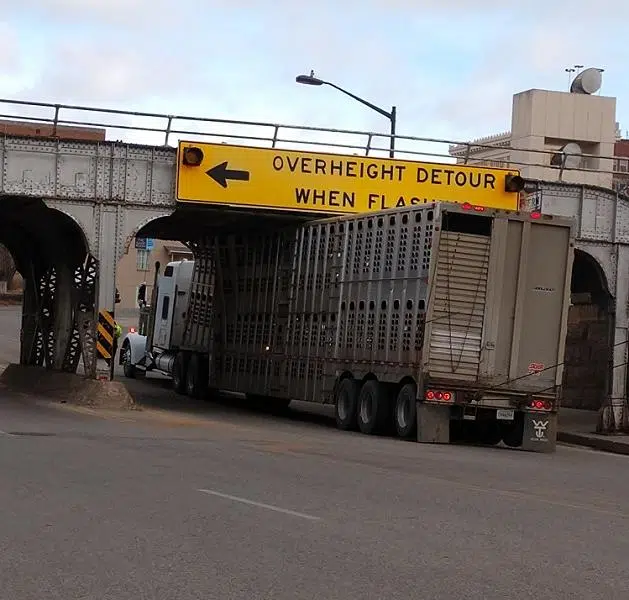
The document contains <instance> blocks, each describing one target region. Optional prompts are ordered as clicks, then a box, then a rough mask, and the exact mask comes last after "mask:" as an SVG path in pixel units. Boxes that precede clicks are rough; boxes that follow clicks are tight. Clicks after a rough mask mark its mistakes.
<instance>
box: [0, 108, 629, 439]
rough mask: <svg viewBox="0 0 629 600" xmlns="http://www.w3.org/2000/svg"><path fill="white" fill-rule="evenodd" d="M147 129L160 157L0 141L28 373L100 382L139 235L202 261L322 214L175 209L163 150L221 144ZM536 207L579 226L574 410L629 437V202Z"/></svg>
mask: <svg viewBox="0 0 629 600" xmlns="http://www.w3.org/2000/svg"><path fill="white" fill-rule="evenodd" d="M27 104H28V103H27ZM40 106H49V107H50V108H51V109H54V118H52V119H49V120H46V119H44V121H45V122H48V123H50V125H51V127H52V129H53V131H52V133H53V134H54V128H55V127H56V125H57V123H65V124H71V125H94V124H98V123H94V122H83V121H77V120H66V121H61V120H59V118H58V116H59V109H60V107H59V105H40ZM65 108H67V109H70V110H72V109H76V110H79V108H78V107H65ZM81 110H89V111H92V112H94V111H95V110H96V109H81ZM107 112H115V111H107ZM129 114H138V113H129ZM148 116H152V117H162V118H163V119H165V121H166V123H167V125H166V127H165V128H164V134H165V139H164V142H165V143H163V144H159V145H142V144H132V143H127V142H117V141H99V142H92V141H71V140H62V139H59V138H57V137H55V136H54V135H52V136H51V137H45V138H44V137H42V138H31V137H17V136H4V137H2V138H0V159H1V161H2V170H1V172H0V196H1V198H0V242H1V243H3V244H4V245H5V246H6V247H7V248H8V249H9V251H10V252H11V253H12V255H13V257H14V259H15V262H16V265H17V267H18V270H19V271H20V273H21V274H22V275H23V277H24V280H25V293H24V306H23V317H22V334H21V350H20V360H21V363H22V364H28V365H39V366H45V367H47V368H50V369H56V370H63V371H69V372H76V371H77V369H79V367H80V365H81V366H82V369H81V370H84V372H85V373H86V374H87V375H88V376H90V377H94V376H96V373H97V357H96V323H97V320H98V314H99V311H103V310H105V311H112V312H113V310H114V297H115V285H116V284H115V280H116V266H117V264H118V261H119V260H120V258H121V257H122V256H123V254H124V253H125V252H126V251H127V249H128V247H129V244H130V243H131V242H132V240H133V239H134V238H135V237H136V236H137V235H139V234H140V235H146V236H150V237H156V238H161V239H179V240H181V241H184V242H186V243H188V244H189V245H190V246H191V248H192V249H193V250H194V249H195V241H196V240H199V239H201V238H202V237H203V236H205V235H208V234H211V233H212V232H213V231H218V230H222V231H224V230H225V229H229V228H236V227H237V228H244V229H246V228H248V227H256V228H259V227H260V225H261V224H262V223H264V221H265V220H272V221H274V222H276V223H277V222H289V221H294V220H296V219H297V220H303V219H310V218H313V216H314V213H308V212H304V211H300V212H293V213H291V212H290V211H282V210H255V209H253V208H251V207H249V208H242V207H241V208H234V207H233V206H231V207H229V206H225V205H221V206H215V207H213V208H211V209H210V208H209V207H208V206H207V205H206V206H200V205H194V204H185V205H184V204H181V203H178V200H177V193H176V191H177V181H176V180H177V160H178V159H177V156H178V154H177V148H175V147H172V146H169V145H168V142H169V136H172V135H182V134H183V135H185V136H186V139H190V138H193V137H194V136H195V133H196V135H197V136H198V137H199V138H202V137H203V136H207V135H213V136H214V137H217V136H218V135H219V134H216V133H213V134H208V133H207V132H205V133H202V134H199V133H198V132H193V131H181V130H180V131H177V130H176V129H175V128H173V126H172V124H173V120H174V119H175V117H169V116H163V115H148ZM177 118H179V119H185V118H184V117H177ZM31 120H33V119H31ZM204 122H210V123H214V124H220V125H221V128H222V129H223V133H222V134H220V136H222V139H224V138H225V137H226V138H228V139H236V140H242V139H248V140H250V141H252V142H253V143H254V145H262V146H266V147H273V148H279V147H282V144H284V146H286V145H288V146H289V147H291V146H292V147H295V145H296V144H297V145H298V144H302V145H303V144H304V136H303V134H304V133H308V132H310V133H315V134H317V135H318V136H319V138H320V137H321V135H320V134H322V133H325V134H327V136H328V139H329V140H338V137H339V136H342V135H346V136H347V135H349V134H352V135H362V136H364V137H365V138H366V143H365V144H364V145H362V144H361V145H360V146H358V145H353V143H351V142H350V143H348V142H345V143H343V144H340V143H338V142H337V141H328V143H325V144H324V143H322V142H321V141H313V142H310V143H311V144H312V145H313V146H314V147H315V148H317V147H321V146H324V147H325V150H327V151H330V149H331V148H332V149H333V148H335V147H339V146H340V147H342V148H344V149H345V150H344V151H345V153H346V154H347V155H348V156H351V155H352V154H355V153H356V151H357V150H360V152H361V154H363V155H365V154H369V152H370V151H371V150H372V141H373V139H374V138H375V137H377V136H378V135H379V134H374V133H363V132H343V131H338V130H322V129H315V128H297V127H293V126H286V129H287V130H288V131H289V132H293V134H294V132H295V130H299V132H300V134H301V135H296V136H295V135H293V137H290V136H289V138H284V139H282V138H281V137H280V136H279V132H280V127H281V126H279V125H274V124H261V123H243V122H235V121H234V122H226V121H215V120H210V119H206V120H204ZM230 124H231V125H233V126H234V127H237V126H240V127H242V126H247V127H248V128H249V130H248V131H249V132H250V131H251V128H254V127H257V128H258V129H262V128H264V130H265V131H267V132H268V131H270V134H265V136H260V135H259V134H257V133H256V134H253V133H248V134H247V135H242V134H236V133H234V134H225V133H224V130H225V126H226V125H227V126H229V125H230ZM125 128H126V129H131V127H128V126H127V127H125ZM125 128H123V129H125ZM141 129H142V128H141ZM143 129H149V128H143ZM149 130H150V131H151V132H155V131H159V130H158V129H149ZM382 137H386V136H382ZM402 139H404V138H402ZM406 139H410V140H415V141H417V140H419V141H421V138H406ZM387 143H388V142H387ZM221 167H222V171H221V173H219V174H218V175H220V177H222V178H225V174H226V171H225V169H227V167H226V166H222V165H221ZM229 173H230V172H229V171H228V172H227V174H229ZM232 173H233V172H232ZM215 174H216V173H215ZM220 177H219V179H220ZM239 177H240V176H239ZM219 183H220V182H219ZM223 183H226V182H223ZM221 185H222V184H221ZM534 197H535V202H536V206H537V208H539V209H540V210H542V211H543V212H544V213H548V214H558V215H564V216H573V217H575V218H576V222H577V235H578V242H577V250H576V255H575V266H574V271H573V285H572V291H573V302H574V305H573V306H572V307H571V309H570V311H571V312H570V326H569V335H568V343H567V351H566V370H565V397H566V402H567V403H568V405H571V406H574V407H583V408H601V413H600V414H601V428H602V429H604V430H607V431H614V430H619V429H627V426H628V423H627V418H628V411H627V410H626V406H627V374H628V369H627V360H628V358H627V357H628V355H629V353H628V349H627V343H628V342H629V333H628V320H629V314H628V312H629V197H626V196H624V195H621V194H617V193H615V192H612V191H611V190H607V189H601V188H595V187H592V186H586V185H575V184H564V183H561V182H536V192H535V194H534ZM275 208H277V207H275ZM317 214H318V215H319V216H322V214H325V213H322V212H318V213H317Z"/></svg>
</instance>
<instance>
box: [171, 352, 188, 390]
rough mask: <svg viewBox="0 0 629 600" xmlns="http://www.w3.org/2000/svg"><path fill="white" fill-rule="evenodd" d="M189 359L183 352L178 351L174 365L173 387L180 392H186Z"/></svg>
mask: <svg viewBox="0 0 629 600" xmlns="http://www.w3.org/2000/svg"><path fill="white" fill-rule="evenodd" d="M186 363H187V361H186V357H185V356H184V354H183V352H177V356H175V364H174V365H173V389H174V390H175V391H176V392H177V393H178V394H185V393H186V375H187V369H186V367H187V364H186Z"/></svg>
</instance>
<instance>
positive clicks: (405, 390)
mask: <svg viewBox="0 0 629 600" xmlns="http://www.w3.org/2000/svg"><path fill="white" fill-rule="evenodd" d="M393 424H394V426H395V433H396V434H397V436H398V437H400V438H402V439H405V440H406V439H409V438H411V437H412V436H413V435H415V434H416V432H417V386H416V385H415V384H414V383H405V384H404V385H403V386H402V387H401V388H400V391H399V392H398V394H397V397H396V398H395V410H394V411H393Z"/></svg>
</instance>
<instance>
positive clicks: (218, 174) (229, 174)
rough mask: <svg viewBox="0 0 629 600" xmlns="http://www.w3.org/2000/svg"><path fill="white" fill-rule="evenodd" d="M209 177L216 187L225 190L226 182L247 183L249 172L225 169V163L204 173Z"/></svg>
mask: <svg viewBox="0 0 629 600" xmlns="http://www.w3.org/2000/svg"><path fill="white" fill-rule="evenodd" d="M205 173H206V174H207V175H209V176H210V177H211V178H212V179H213V180H214V181H216V183H218V185H220V186H222V187H224V188H226V187H227V182H228V181H229V180H231V181H249V171H235V170H232V169H228V168H227V161H225V162H223V163H221V164H220V165H216V166H215V167H212V168H211V169H208V170H207V171H206V172H205Z"/></svg>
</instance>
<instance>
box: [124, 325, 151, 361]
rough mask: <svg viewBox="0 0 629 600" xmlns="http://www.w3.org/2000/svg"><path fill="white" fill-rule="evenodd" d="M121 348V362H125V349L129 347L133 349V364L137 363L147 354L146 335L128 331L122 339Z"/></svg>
mask: <svg viewBox="0 0 629 600" xmlns="http://www.w3.org/2000/svg"><path fill="white" fill-rule="evenodd" d="M120 348H121V352H120V364H122V363H123V358H124V354H125V352H124V351H125V350H127V348H128V349H129V350H130V351H131V364H132V365H136V364H137V363H138V362H139V361H140V359H141V358H143V357H144V355H145V354H146V336H145V335H140V334H139V333H137V332H135V331H134V332H130V333H127V335H125V336H124V338H123V339H122V343H121V344H120Z"/></svg>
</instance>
